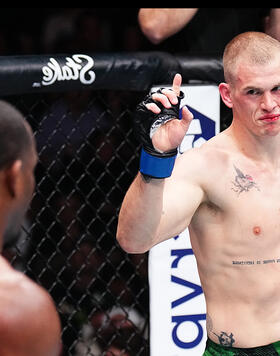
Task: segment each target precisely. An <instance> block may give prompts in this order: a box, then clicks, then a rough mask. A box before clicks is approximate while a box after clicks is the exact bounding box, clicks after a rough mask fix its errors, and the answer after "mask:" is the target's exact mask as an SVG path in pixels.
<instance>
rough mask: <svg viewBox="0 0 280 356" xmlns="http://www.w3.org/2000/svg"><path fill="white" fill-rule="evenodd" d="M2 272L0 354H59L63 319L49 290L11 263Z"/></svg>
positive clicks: (0, 283) (0, 284) (0, 281)
mask: <svg viewBox="0 0 280 356" xmlns="http://www.w3.org/2000/svg"><path fill="white" fill-rule="evenodd" d="M1 267H3V265H2V264H1ZM2 272H3V273H1V277H0V354H1V355H2V352H4V350H7V351H8V355H29V356H33V355H49V354H53V355H58V350H59V348H60V347H61V346H60V320H59V317H58V314H57V312H56V309H55V305H54V303H53V301H52V299H51V297H50V296H49V294H48V293H47V291H45V289H44V288H42V287H41V286H39V285H38V284H36V283H35V282H34V281H32V280H31V279H30V278H29V277H27V276H25V275H24V274H23V273H22V272H19V271H15V270H13V269H12V268H9V267H8V268H5V267H4V268H2ZM46 335H47V337H46ZM50 350H52V351H50Z"/></svg>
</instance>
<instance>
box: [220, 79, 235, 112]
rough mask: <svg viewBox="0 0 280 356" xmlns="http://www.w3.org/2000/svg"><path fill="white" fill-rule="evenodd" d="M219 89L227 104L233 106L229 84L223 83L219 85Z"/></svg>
mask: <svg viewBox="0 0 280 356" xmlns="http://www.w3.org/2000/svg"><path fill="white" fill-rule="evenodd" d="M219 91H220V95H221V98H222V100H223V102H224V103H225V105H226V106H228V107H229V108H232V100H231V89H230V86H229V84H227V83H221V84H220V85H219Z"/></svg>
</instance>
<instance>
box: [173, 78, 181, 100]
mask: <svg viewBox="0 0 280 356" xmlns="http://www.w3.org/2000/svg"><path fill="white" fill-rule="evenodd" d="M181 84H182V76H181V74H179V73H177V74H175V77H174V79H173V85H172V89H173V90H174V91H175V93H176V95H177V96H179V95H180V89H181Z"/></svg>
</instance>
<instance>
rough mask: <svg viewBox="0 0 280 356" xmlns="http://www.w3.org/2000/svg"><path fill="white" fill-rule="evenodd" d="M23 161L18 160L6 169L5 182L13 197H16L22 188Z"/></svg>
mask: <svg viewBox="0 0 280 356" xmlns="http://www.w3.org/2000/svg"><path fill="white" fill-rule="evenodd" d="M21 167H22V161H21V160H16V161H14V162H13V163H12V164H11V165H10V166H9V167H7V168H6V169H5V183H6V187H7V190H8V192H9V193H10V195H11V197H13V198H14V197H16V196H17V195H18V194H19V189H20V186H21V185H20V183H21V182H20V177H21Z"/></svg>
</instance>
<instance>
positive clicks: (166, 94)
mask: <svg viewBox="0 0 280 356" xmlns="http://www.w3.org/2000/svg"><path fill="white" fill-rule="evenodd" d="M181 84H182V77H181V75H180V74H176V75H175V77H174V80H173V86H172V89H162V90H161V93H162V94H160V93H155V94H153V95H152V97H153V99H154V100H155V101H158V102H160V103H161V105H163V106H164V107H165V108H167V109H170V108H171V107H172V106H173V105H175V106H176V105H180V100H181V99H182V97H181V95H182V93H181V92H180V89H181ZM147 107H148V108H149V109H150V110H152V111H153V112H154V113H158V114H160V113H161V111H162V109H160V108H159V106H158V105H157V104H156V103H154V104H153V103H151V104H147ZM154 110H155V111H154ZM176 110H179V107H178V108H177V109H176ZM181 114H182V118H181V120H179V112H178V116H177V115H176V116H175V117H173V118H172V119H171V118H170V119H168V120H167V121H166V122H165V123H163V124H162V125H160V126H159V127H158V128H157V129H156V130H154V132H152V136H151V138H152V143H153V146H154V147H155V149H156V150H158V151H161V152H166V151H169V150H172V149H174V148H177V147H178V146H179V145H180V143H181V142H182V140H183V138H184V136H185V134H186V132H187V130H188V128H189V125H190V122H191V120H192V118H193V114H192V113H191V112H190V111H189V110H188V108H187V107H186V106H184V107H183V108H182V113H181Z"/></svg>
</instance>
